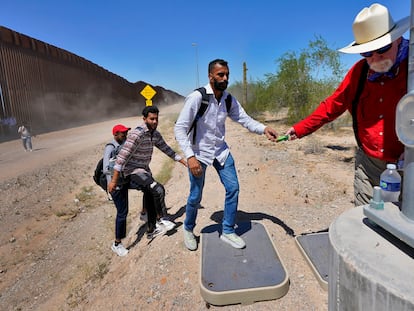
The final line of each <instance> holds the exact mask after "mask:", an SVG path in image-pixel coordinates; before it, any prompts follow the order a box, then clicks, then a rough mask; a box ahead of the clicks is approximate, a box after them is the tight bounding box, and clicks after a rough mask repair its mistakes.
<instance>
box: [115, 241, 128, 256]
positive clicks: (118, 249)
mask: <svg viewBox="0 0 414 311" xmlns="http://www.w3.org/2000/svg"><path fill="white" fill-rule="evenodd" d="M111 248H112V250H113V251H114V253H115V254H117V255H118V256H121V257H123V256H126V254H128V250H127V249H126V248H125V247H124V246H123V245H122V243H119V244H118V245H115V243H113V244H112V247H111Z"/></svg>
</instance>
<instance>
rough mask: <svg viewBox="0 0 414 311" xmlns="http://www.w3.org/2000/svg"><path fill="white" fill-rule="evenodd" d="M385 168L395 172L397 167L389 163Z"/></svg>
mask: <svg viewBox="0 0 414 311" xmlns="http://www.w3.org/2000/svg"><path fill="white" fill-rule="evenodd" d="M387 168H388V169H390V170H396V169H397V166H396V165H395V164H393V163H389V164H387Z"/></svg>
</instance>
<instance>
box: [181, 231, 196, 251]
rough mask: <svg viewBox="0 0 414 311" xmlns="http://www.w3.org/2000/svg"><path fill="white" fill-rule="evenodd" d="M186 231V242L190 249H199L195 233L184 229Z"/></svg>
mask: <svg viewBox="0 0 414 311" xmlns="http://www.w3.org/2000/svg"><path fill="white" fill-rule="evenodd" d="M183 232H184V244H185V247H187V248H188V249H189V250H190V251H195V250H196V249H197V240H196V239H195V236H194V233H193V232H191V231H187V230H185V229H184V230H183Z"/></svg>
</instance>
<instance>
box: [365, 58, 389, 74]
mask: <svg viewBox="0 0 414 311" xmlns="http://www.w3.org/2000/svg"><path fill="white" fill-rule="evenodd" d="M392 65H394V63H393V62H392V61H391V59H384V60H382V61H379V62H375V63H371V64H370V65H369V68H371V70H373V71H375V72H378V73H385V72H388V71H389V70H390V69H391V67H392Z"/></svg>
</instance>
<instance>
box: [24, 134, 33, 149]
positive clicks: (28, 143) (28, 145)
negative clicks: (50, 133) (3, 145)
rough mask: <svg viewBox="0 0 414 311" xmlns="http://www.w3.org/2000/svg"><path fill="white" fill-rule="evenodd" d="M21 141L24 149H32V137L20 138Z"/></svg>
mask: <svg viewBox="0 0 414 311" xmlns="http://www.w3.org/2000/svg"><path fill="white" fill-rule="evenodd" d="M22 143H23V148H24V150H32V138H31V137H30V136H29V137H24V138H22Z"/></svg>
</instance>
